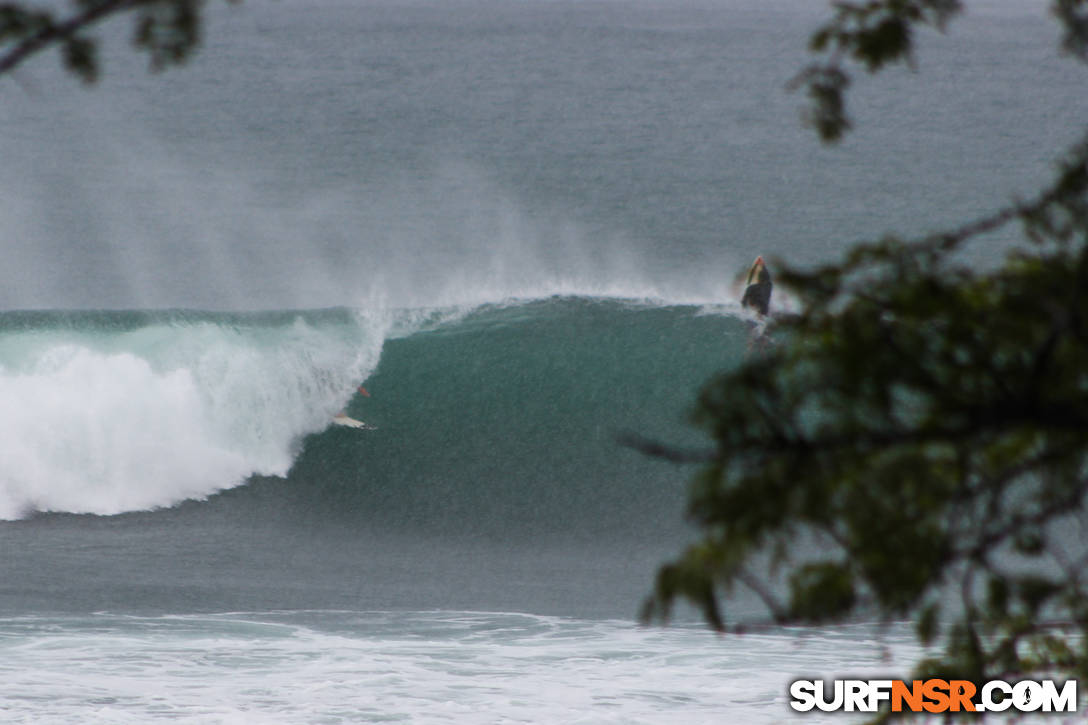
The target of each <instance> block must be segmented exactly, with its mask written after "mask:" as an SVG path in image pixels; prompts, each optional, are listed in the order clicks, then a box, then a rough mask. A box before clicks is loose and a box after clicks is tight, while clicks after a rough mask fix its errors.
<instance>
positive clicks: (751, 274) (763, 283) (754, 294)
mask: <svg viewBox="0 0 1088 725" xmlns="http://www.w3.org/2000/svg"><path fill="white" fill-rule="evenodd" d="M773 289H774V283H773V282H771V273H770V272H768V271H767V265H765V264H764V263H763V257H762V256H759V257H756V261H755V262H753V263H752V268H751V269H750V270H748V286H747V287H745V288H744V296H743V297H741V300H740V304H741V307H748V308H751V309H753V310H755V311H756V314H759V315H766V314H767V312H768V310H770V308H771V291H772V290H773Z"/></svg>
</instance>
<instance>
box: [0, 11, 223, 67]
mask: <svg viewBox="0 0 1088 725" xmlns="http://www.w3.org/2000/svg"><path fill="white" fill-rule="evenodd" d="M228 1H231V2H233V1H236V0H228ZM71 5H72V7H71V10H70V11H69V13H68V14H66V15H64V16H61V15H60V14H59V13H58V12H56V11H54V10H52V9H48V8H42V7H41V6H40V5H33V4H28V3H2V4H0V74H3V73H6V72H9V71H11V70H12V69H14V68H15V67H17V66H18V65H19V64H20V63H22V62H23V61H25V60H27V59H28V58H30V57H31V56H33V55H34V54H36V53H38V52H40V51H42V50H46V49H48V48H51V47H58V48H59V49H60V51H61V57H62V59H63V61H64V65H65V67H66V68H68V70H70V71H71V72H72V73H74V74H75V75H77V76H78V77H79V78H80V79H81V80H83V81H84V82H86V83H93V82H94V81H95V80H96V79H97V78H98V73H99V59H98V43H97V40H96V39H95V38H94V37H92V36H91V35H89V34H88V31H89V30H90V29H91V28H92V26H94V25H95V24H96V23H98V22H100V21H102V20H104V19H106V18H109V17H111V16H115V15H121V14H126V13H128V14H131V15H133V16H134V33H133V44H134V45H135V46H136V48H138V49H139V50H141V51H144V52H146V53H147V54H148V56H149V58H150V61H151V69H152V70H156V71H157V70H162V69H164V68H166V67H168V66H170V65H177V64H179V63H183V62H184V61H185V60H187V59H188V57H189V56H190V54H191V53H192V52H193V50H194V49H195V48H196V47H197V45H198V44H199V42H200V23H201V10H202V9H203V5H204V3H203V0H73V1H72V3H71Z"/></svg>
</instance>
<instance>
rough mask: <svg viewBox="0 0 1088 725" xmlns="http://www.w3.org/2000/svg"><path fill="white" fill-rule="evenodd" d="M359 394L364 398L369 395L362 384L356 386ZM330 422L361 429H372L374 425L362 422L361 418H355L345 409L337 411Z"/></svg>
mask: <svg viewBox="0 0 1088 725" xmlns="http://www.w3.org/2000/svg"><path fill="white" fill-rule="evenodd" d="M358 390H359V394H360V395H362V396H363V397H365V398H369V397H370V392H369V391H367V389H366V388H364V387H363V386H362V385H360V386H359V388H358ZM332 422H333V423H335V424H336V425H343V426H347V427H348V428H362V429H363V430H374V426H372V425H370V424H368V423H364V422H363V421H361V420H355V419H354V418H352V417H350V416H349V415H348V414H347V411H344V410H341V411H340V412H339V413H337V414H336V415H334V416H333V417H332Z"/></svg>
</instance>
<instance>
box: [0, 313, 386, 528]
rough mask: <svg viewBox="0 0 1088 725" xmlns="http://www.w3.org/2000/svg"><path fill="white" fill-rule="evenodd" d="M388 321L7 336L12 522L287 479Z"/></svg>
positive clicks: (4, 420)
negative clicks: (258, 478)
mask: <svg viewBox="0 0 1088 725" xmlns="http://www.w3.org/2000/svg"><path fill="white" fill-rule="evenodd" d="M389 324H390V323H389V321H388V319H386V318H384V317H377V318H374V319H371V318H368V317H366V316H365V315H362V314H359V315H352V314H350V313H345V314H344V315H342V316H340V317H339V318H337V319H334V320H329V319H313V320H308V319H305V318H304V317H303V316H302V315H299V316H296V317H294V318H293V320H284V321H282V322H277V323H276V324H265V323H261V324H253V323H251V322H249V321H247V320H246V319H245V318H241V319H238V318H232V319H223V320H217V319H215V318H214V316H211V317H205V318H204V319H202V320H200V321H196V322H184V323H181V324H178V323H176V322H168V321H159V322H153V323H151V324H147V325H143V326H139V327H136V328H135V329H127V330H121V331H118V330H115V329H111V327H110V326H109V325H104V326H103V325H101V324H97V325H76V327H77V329H75V330H69V329H51V330H42V329H40V328H37V329H33V330H27V331H18V332H8V333H7V334H3V335H0V399H2V400H4V401H5V405H4V407H3V408H2V409H0V518H3V519H14V518H19V517H22V516H25V515H27V514H28V513H30V512H33V511H67V512H77V513H95V514H114V513H120V512H123V511H132V510H141V509H150V508H156V507H163V506H170V505H172V504H175V503H177V502H179V501H181V500H184V499H189V498H203V497H206V496H208V495H209V494H211V493H214V492H216V491H218V490H221V489H224V488H230V487H232V486H235V485H238V484H240V483H242V482H244V480H245V479H246V478H247V477H248V476H249V475H251V474H254V473H256V474H264V475H285V474H286V473H287V471H288V470H289V469H290V467H291V464H292V462H293V460H294V457H295V455H296V454H297V452H298V448H299V445H300V442H301V439H302V438H303V437H304V436H305V435H307V434H310V433H315V432H318V431H320V430H322V429H324V428H325V427H326V426H327V425H328V423H329V420H330V418H331V416H332V415H333V414H334V413H335V412H336V411H337V410H338V409H339V408H340V407H341V406H343V405H344V404H345V402H346V401H347V400H348V399H349V398H350V396H351V394H352V391H353V390H354V387H355V386H356V385H358V384H359V382H361V381H362V380H364V379H365V378H366V376H367V375H368V374H369V373H370V372H371V371H372V370H373V369H374V367H375V366H376V365H377V362H378V358H379V356H380V353H381V347H382V342H383V340H384V339H385V334H386V330H387V328H388V327H389Z"/></svg>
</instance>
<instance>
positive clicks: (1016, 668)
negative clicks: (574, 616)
mask: <svg viewBox="0 0 1088 725" xmlns="http://www.w3.org/2000/svg"><path fill="white" fill-rule="evenodd" d="M834 8H835V10H834V15H833V19H832V20H831V21H830V22H829V23H828V24H827V25H825V26H824V27H821V28H819V29H818V30H817V31H816V33H815V35H814V36H813V37H812V41H811V47H812V50H813V51H814V52H816V53H817V54H819V55H820V60H819V61H818V62H816V63H814V64H813V65H812V66H810V67H809V68H808V69H806V70H805V71H804V72H803V73H802V74H801V75H800V76H798V79H797V81H796V84H797V86H798V87H805V88H807V91H808V95H809V97H810V99H811V100H812V102H813V105H812V110H811V111H810V112H809V114H808V120H809V121H810V122H811V123H813V124H814V126H815V127H816V129H817V131H818V132H819V134H820V136H821V137H822V138H823V139H824V140H828V141H833V140H835V139H838V138H839V137H840V136H841V135H842V134H843V133H844V132H846V131H847V130H848V128H849V119H848V117H847V114H846V113H845V100H844V99H845V91H846V89H847V88H848V86H849V82H850V75H849V73H850V68H851V67H853V66H857V67H860V68H862V69H864V70H865V71H878V70H879V69H881V68H882V67H884V66H886V65H887V64H889V63H896V62H908V63H909V62H910V60H911V53H912V48H913V43H912V38H913V34H914V32H915V30H916V29H917V28H919V27H921V26H931V27H934V28H937V29H942V28H943V27H944V26H945V24H946V23H948V22H949V21H950V20H951V19H953V18H954V16H955V15H956V14H957V13H959V12H960V11H961V9H962V8H961V3H959V2H954V1H952V0H928V1H922V0H914V1H911V0H873V1H872V2H865V3H848V2H838V3H835V4H834ZM1052 10H1053V15H1054V16H1055V17H1056V18H1057V20H1058V21H1059V22H1060V23H1061V25H1062V28H1063V40H1062V47H1063V49H1064V50H1066V51H1068V52H1069V53H1072V54H1074V55H1075V56H1077V57H1078V58H1079V59H1081V60H1086V59H1088V58H1086V48H1088V43H1086V37H1088V3H1086V2H1079V1H1076V2H1075V1H1073V0H1059V1H1057V2H1054V3H1053V6H1052ZM1014 224H1019V225H1020V226H1021V227H1022V229H1023V232H1024V236H1025V242H1024V243H1023V244H1022V245H1020V246H1018V247H1017V248H1015V249H1012V250H1011V251H1009V252H1008V253H1007V256H1006V257H1005V258H1004V261H1003V263H1000V264H995V265H994V266H993V267H992V268H990V269H987V270H978V269H971V268H968V267H965V266H963V262H962V259H963V258H964V257H963V255H961V254H958V253H959V252H961V251H962V250H964V249H965V247H967V246H968V245H970V244H971V243H972V241H973V240H976V239H977V238H978V237H979V236H981V235H983V234H985V233H987V232H992V231H994V230H996V229H998V228H1001V227H1004V226H1007V225H1014ZM774 267H775V270H776V281H777V282H778V283H779V284H780V285H782V286H785V287H787V288H790V289H792V290H793V291H794V293H795V294H796V295H797V296H798V297H799V299H800V301H801V312H800V313H799V314H796V315H792V316H784V317H779V318H778V319H776V320H774V321H772V322H770V323H769V325H768V328H767V335H769V336H770V337H771V338H773V339H774V340H775V344H774V345H771V346H768V347H765V348H763V349H762V351H761V352H760V354H758V355H753V356H751V357H750V358H749V359H748V360H747V361H746V362H745V363H744V364H742V365H741V366H740V367H739V368H737V369H735V370H731V371H728V372H724V373H722V374H720V375H719V376H717V377H716V378H714V379H713V380H711V381H709V382H708V383H707V384H706V386H705V387H704V388H703V390H702V391H701V394H700V396H699V399H698V403H697V407H696V410H695V412H694V421H695V423H696V424H697V425H698V426H699V427H701V428H702V429H704V430H705V431H706V432H707V433H708V434H709V435H710V437H711V438H712V439H713V442H714V448H713V450H707V451H697V452H691V451H689V452H681V451H675V450H671V449H669V448H668V447H667V446H663V445H661V444H659V443H649V442H646V441H641V440H628V441H627V443H628V444H629V445H634V446H635V447H637V448H640V449H642V450H644V451H645V452H647V453H648V454H650V455H663V456H665V457H667V458H670V459H672V460H677V461H698V462H700V463H702V467H701V470H700V471H699V473H698V474H697V475H696V477H695V478H694V480H693V482H692V484H691V489H690V493H689V500H688V514H689V516H690V518H691V520H692V521H693V522H694V523H695V524H696V525H697V526H698V528H699V530H700V532H701V537H700V539H699V540H698V541H697V542H696V543H694V544H693V545H691V546H690V547H689V548H688V549H687V550H686V551H685V552H683V554H682V555H681V556H680V557H679V558H677V559H676V560H675V561H673V562H671V563H669V564H667V565H666V566H664V567H663V568H662V569H661V570H660V572H659V573H658V577H657V583H656V587H655V590H654V593H653V594H652V595H651V597H650V598H649V599H648V601H647V603H646V607H645V610H644V616H645V618H646V619H647V620H653V619H667V618H668V617H669V616H670V614H671V611H672V608H673V605H674V603H675V602H676V600H677V599H681V598H682V599H686V600H688V601H690V602H691V603H693V604H695V605H696V606H697V607H698V608H699V609H700V611H702V612H703V613H704V615H705V618H706V620H707V621H708V622H709V623H710V624H711V625H712V626H713V627H715V628H717V629H719V630H723V631H741V630H744V629H746V628H748V627H750V626H752V624H753V623H752V622H742V621H737V620H736V618H733V617H730V616H728V611H726V604H727V601H726V599H725V596H726V595H728V594H729V593H730V592H731V591H733V590H734V588H735V587H737V586H747V587H749V588H751V589H752V590H754V591H755V592H756V594H757V595H758V596H759V597H760V598H761V599H762V601H763V602H764V603H765V604H766V606H767V610H768V614H769V619H770V621H772V622H774V623H778V624H782V623H809V624H811V623H824V622H829V621H842V620H845V619H847V618H851V617H858V616H862V617H874V616H875V617H878V618H880V619H883V620H885V621H892V620H900V619H904V618H912V619H913V620H914V621H915V623H916V626H917V633H918V636H919V638H920V640H921V641H922V642H924V643H926V644H928V645H935V646H936V645H940V650H941V651H943V655H942V656H940V657H938V658H936V659H932V660H926V661H924V662H920V663H918V664H917V672H916V673H915V676H918V677H921V678H923V679H924V678H926V677H931V676H938V675H939V676H942V677H946V678H947V677H955V678H959V679H967V680H974V681H976V682H984V681H987V680H989V679H1018V678H1021V677H1030V676H1054V675H1055V674H1058V675H1059V676H1060V675H1065V676H1068V677H1079V678H1085V677H1088V537H1086V536H1085V530H1084V527H1085V525H1086V523H1088V514H1086V508H1085V503H1086V501H1085V498H1086V495H1088V136H1086V137H1085V138H1084V140H1083V141H1082V142H1081V143H1080V144H1078V145H1076V146H1075V147H1074V148H1072V149H1069V150H1068V151H1067V152H1066V155H1065V157H1064V161H1063V162H1062V163H1061V165H1060V168H1059V169H1058V172H1057V174H1056V178H1055V180H1054V181H1053V183H1052V184H1051V185H1050V186H1049V187H1047V188H1045V189H1044V190H1043V191H1042V192H1041V193H1040V194H1038V196H1036V197H1035V198H1034V199H1032V200H1029V201H1026V202H1023V203H1020V204H1015V205H1012V206H1010V207H1008V208H1006V209H1003V210H1002V211H1000V212H998V213H997V214H994V215H992V216H989V217H986V218H983V219H978V220H975V221H972V222H970V223H968V224H966V225H964V226H963V227H962V228H959V229H953V230H950V231H947V232H944V233H940V234H936V235H933V236H930V237H927V238H924V239H915V240H903V239H897V238H893V237H889V238H885V239H882V240H879V241H876V242H872V243H867V244H862V245H858V246H856V247H854V248H853V249H851V250H850V251H849V252H848V253H847V254H846V255H845V257H844V258H843V259H842V260H841V261H839V262H836V263H833V264H827V265H825V266H822V267H818V268H815V269H807V270H801V269H795V268H790V267H788V266H786V265H785V264H784V263H782V262H781V261H778V262H776V263H775V265H774ZM1070 635H1073V636H1070ZM881 717H888V714H887V713H885V714H884V715H882V716H881Z"/></svg>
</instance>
